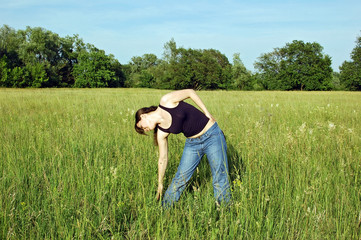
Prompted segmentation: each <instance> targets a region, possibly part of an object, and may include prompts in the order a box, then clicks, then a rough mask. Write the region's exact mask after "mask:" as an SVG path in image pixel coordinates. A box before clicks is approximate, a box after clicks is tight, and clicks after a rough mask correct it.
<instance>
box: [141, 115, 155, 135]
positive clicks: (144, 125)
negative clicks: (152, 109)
mask: <svg viewBox="0 0 361 240" xmlns="http://www.w3.org/2000/svg"><path fill="white" fill-rule="evenodd" d="M137 126H138V127H139V128H141V129H143V130H144V132H149V131H152V130H154V128H155V126H156V124H155V123H152V122H151V121H149V118H148V116H147V115H146V114H142V115H140V121H139V122H138V123H137Z"/></svg>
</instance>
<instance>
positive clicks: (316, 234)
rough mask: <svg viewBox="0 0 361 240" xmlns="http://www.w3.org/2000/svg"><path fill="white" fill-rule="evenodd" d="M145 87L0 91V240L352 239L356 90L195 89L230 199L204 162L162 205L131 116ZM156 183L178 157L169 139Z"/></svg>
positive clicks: (357, 163) (146, 101)
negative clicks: (220, 199) (220, 135)
mask: <svg viewBox="0 0 361 240" xmlns="http://www.w3.org/2000/svg"><path fill="white" fill-rule="evenodd" d="M165 93H167V91H161V90H148V89H87V90H78V89H25V90H24V89H23V90H18V89H0V126H1V127H0V172H1V175H0V194H1V195H0V210H1V212H0V239H357V240H358V239H360V237H361V226H360V220H361V93H355V92H226V91H215V92H206V91H201V92H198V93H199V95H200V96H201V98H202V99H203V101H204V103H205V104H206V106H207V107H208V110H209V111H210V112H211V113H212V115H213V116H214V117H215V118H216V119H217V121H218V123H219V125H220V127H221V128H222V129H223V131H224V132H225V134H226V136H227V143H228V150H229V151H228V155H229V162H230V177H231V181H232V194H233V204H232V205H231V206H230V207H228V208H224V207H221V208H217V207H216V206H215V204H214V199H213V189H212V184H211V173H210V169H209V167H208V164H207V161H202V162H201V164H200V166H199V171H198V172H197V173H196V174H195V175H194V176H193V178H192V180H191V183H190V185H189V187H188V188H187V190H186V191H185V193H184V194H183V195H182V197H181V199H180V201H179V202H178V203H177V204H176V206H175V208H174V209H171V210H169V211H163V210H162V208H161V207H160V205H159V203H158V202H157V201H156V200H155V194H156V190H157V148H155V147H154V146H153V145H152V138H151V137H145V136H140V135H138V134H136V132H135V131H134V122H133V119H134V112H135V111H136V110H137V109H138V108H140V107H143V106H148V105H157V104H158V101H159V99H160V97H161V96H162V95H163V94H165ZM169 143H170V149H169V151H170V160H169V165H168V169H167V172H166V178H165V187H166V186H167V185H168V184H169V183H170V181H171V179H172V177H173V174H175V172H176V168H177V166H178V163H179V159H180V156H181V154H182V150H183V143H184V137H183V136H182V135H171V136H170V137H169Z"/></svg>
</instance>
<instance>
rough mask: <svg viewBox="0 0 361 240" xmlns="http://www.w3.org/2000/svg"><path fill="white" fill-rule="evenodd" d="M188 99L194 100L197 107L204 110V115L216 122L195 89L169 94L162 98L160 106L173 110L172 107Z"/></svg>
mask: <svg viewBox="0 0 361 240" xmlns="http://www.w3.org/2000/svg"><path fill="white" fill-rule="evenodd" d="M188 98H190V99H192V101H193V102H194V103H195V104H197V106H198V107H199V108H200V109H202V111H203V112H204V114H205V115H206V116H207V117H208V118H209V119H211V120H215V119H214V117H213V116H212V115H211V114H210V113H209V111H208V110H207V108H206V106H205V105H204V103H203V102H202V100H201V99H200V97H199V96H198V95H197V93H196V92H195V91H194V90H193V89H184V90H179V91H174V92H171V93H168V94H166V95H164V96H163V97H162V98H161V100H160V104H161V105H163V106H165V107H170V108H172V107H175V106H176V105H177V104H178V102H180V101H183V100H185V99H188Z"/></svg>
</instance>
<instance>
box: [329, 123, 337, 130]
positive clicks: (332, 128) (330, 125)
mask: <svg viewBox="0 0 361 240" xmlns="http://www.w3.org/2000/svg"><path fill="white" fill-rule="evenodd" d="M335 128H336V125H335V124H334V123H332V122H329V123H328V130H330V131H331V130H334V129H335Z"/></svg>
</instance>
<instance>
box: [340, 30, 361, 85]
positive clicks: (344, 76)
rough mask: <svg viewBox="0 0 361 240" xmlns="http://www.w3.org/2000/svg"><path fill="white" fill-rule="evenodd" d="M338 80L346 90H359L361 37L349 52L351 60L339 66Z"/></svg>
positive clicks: (360, 81)
mask: <svg viewBox="0 0 361 240" xmlns="http://www.w3.org/2000/svg"><path fill="white" fill-rule="evenodd" d="M340 82H341V84H342V85H343V86H345V88H346V89H347V90H351V91H360V90H361V37H358V38H357V40H356V46H355V48H354V49H353V50H352V53H351V61H345V62H344V63H343V64H342V65H341V67H340Z"/></svg>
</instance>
